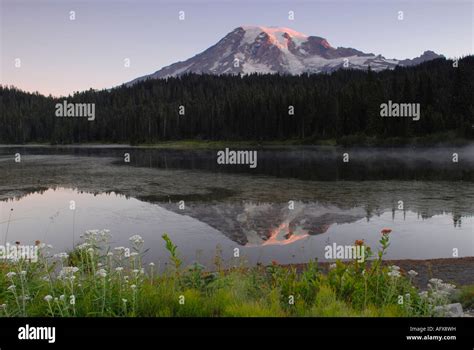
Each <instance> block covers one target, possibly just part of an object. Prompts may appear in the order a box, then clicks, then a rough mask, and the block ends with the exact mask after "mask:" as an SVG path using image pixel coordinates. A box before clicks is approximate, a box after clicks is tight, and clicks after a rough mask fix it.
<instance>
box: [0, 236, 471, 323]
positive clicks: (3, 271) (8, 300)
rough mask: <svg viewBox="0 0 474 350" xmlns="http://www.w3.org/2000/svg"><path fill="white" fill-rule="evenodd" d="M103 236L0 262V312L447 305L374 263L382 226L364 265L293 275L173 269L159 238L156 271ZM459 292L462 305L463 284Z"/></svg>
mask: <svg viewBox="0 0 474 350" xmlns="http://www.w3.org/2000/svg"><path fill="white" fill-rule="evenodd" d="M108 238H109V233H108V232H107V231H106V230H103V231H98V230H93V231H88V232H86V234H85V235H84V243H83V244H81V245H79V246H77V247H76V249H75V250H74V251H72V252H70V253H69V254H66V253H62V254H60V255H56V256H51V255H50V254H49V252H48V249H47V247H45V246H44V245H42V244H40V254H39V259H38V261H37V262H28V261H25V260H20V261H17V262H11V261H10V262H4V263H3V264H2V265H0V305H1V306H0V315H1V316H4V317H10V316H53V317H66V316H76V317H102V316H112V317H137V316H138V317H185V316H188V317H189V316H191V317H224V316H227V317H240V316H243V317H287V316H320V317H334V316H353V317H359V316H362V317H375V316H384V317H385V316H387V317H396V316H430V315H433V312H434V311H433V310H434V307H435V306H437V305H443V304H446V303H448V302H449V297H448V296H447V294H443V293H440V290H439V288H441V287H442V286H443V284H438V285H437V287H436V288H431V289H430V290H429V291H427V292H426V293H420V291H419V290H418V289H417V288H416V287H415V286H414V285H413V284H412V282H411V280H410V278H411V277H410V276H408V275H405V274H404V273H401V272H400V271H399V269H397V268H396V267H390V266H385V265H384V264H382V260H383V256H384V254H385V252H386V250H387V249H388V246H389V232H388V233H387V232H385V233H383V234H381V239H380V250H379V251H378V253H377V254H375V255H374V256H372V253H371V250H370V249H369V248H368V247H367V249H366V261H367V260H368V259H371V262H370V264H369V263H365V262H362V263H358V262H346V263H343V262H340V261H338V262H337V263H336V264H334V265H333V266H331V268H330V270H329V272H328V273H322V272H321V271H320V269H319V267H318V264H317V263H316V262H310V263H309V264H307V265H306V267H305V268H304V269H303V270H302V271H297V270H296V268H294V267H288V266H279V265H277V264H273V265H271V266H268V267H264V266H256V267H245V266H243V267H239V268H233V269H230V270H229V269H223V268H222V261H221V260H220V259H218V258H216V268H215V271H214V272H209V271H206V269H205V268H204V266H202V265H199V264H194V265H191V266H187V267H183V263H182V261H181V259H180V257H179V250H178V249H177V247H176V246H175V245H174V244H173V242H172V241H171V240H170V238H169V237H168V236H167V235H163V239H164V242H163V243H164V244H165V246H166V249H167V250H168V252H169V260H170V264H169V267H168V268H167V269H166V270H164V271H161V272H159V273H158V272H157V268H156V267H155V266H154V265H153V264H149V265H146V266H145V265H144V264H143V262H142V258H143V253H144V251H143V245H144V242H143V240H142V239H141V237H140V236H133V237H131V238H130V242H131V244H130V247H127V248H125V247H118V248H111V247H110V246H109V244H108ZM359 244H363V243H359ZM372 258H373V259H372ZM12 286H13V287H12ZM463 293H464V294H462V295H463V296H464V298H468V300H471V302H472V289H469V290H465V291H464V292H463ZM469 296H470V297H469ZM469 298H470V299H469Z"/></svg>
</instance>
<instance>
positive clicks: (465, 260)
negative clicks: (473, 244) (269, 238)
mask: <svg viewBox="0 0 474 350" xmlns="http://www.w3.org/2000/svg"><path fill="white" fill-rule="evenodd" d="M331 264H333V262H318V266H319V267H320V268H321V269H322V271H323V272H324V273H326V272H327V271H328V270H329V266H330V265H331ZM383 264H384V265H397V266H399V267H400V270H401V271H402V273H406V272H407V271H409V270H414V271H416V272H418V275H417V276H416V277H414V279H413V283H414V284H415V285H416V286H417V287H419V288H421V289H426V287H427V284H428V281H429V280H430V279H431V278H439V279H441V280H443V281H444V282H448V283H453V284H455V285H457V286H465V285H472V284H474V256H473V257H461V258H437V259H426V260H414V259H398V260H384V261H383ZM282 266H287V267H295V268H296V269H297V271H298V272H299V271H301V270H302V269H303V268H304V267H306V266H307V263H303V264H289V265H282Z"/></svg>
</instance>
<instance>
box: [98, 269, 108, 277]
mask: <svg viewBox="0 0 474 350" xmlns="http://www.w3.org/2000/svg"><path fill="white" fill-rule="evenodd" d="M97 275H98V276H99V277H102V278H105V277H107V271H105V270H104V269H100V270H99V271H97Z"/></svg>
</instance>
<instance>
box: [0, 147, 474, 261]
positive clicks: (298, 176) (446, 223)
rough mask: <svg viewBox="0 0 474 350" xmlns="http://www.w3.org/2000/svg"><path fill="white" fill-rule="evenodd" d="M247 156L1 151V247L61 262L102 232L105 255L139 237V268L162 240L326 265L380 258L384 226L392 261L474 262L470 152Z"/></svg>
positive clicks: (195, 249)
mask: <svg viewBox="0 0 474 350" xmlns="http://www.w3.org/2000/svg"><path fill="white" fill-rule="evenodd" d="M242 149H245V148H242ZM254 150H257V151H258V166H257V167H256V168H255V169H252V168H250V167H249V166H248V165H220V164H217V161H216V158H217V155H216V154H217V150H188V149H163V148H147V147H128V146H120V145H115V146H76V147H72V146H64V147H53V146H28V147H26V146H25V147H20V146H0V179H1V182H0V239H1V243H2V244H3V242H4V241H5V236H6V239H7V240H8V241H10V242H14V241H20V242H22V243H23V244H33V242H34V241H35V240H40V241H42V242H45V243H50V244H52V245H53V246H54V250H55V251H58V252H60V251H64V250H70V249H72V247H73V246H74V245H76V244H78V243H79V242H80V241H81V238H80V235H81V233H83V232H84V231H85V230H88V229H102V228H107V229H110V230H111V233H112V239H111V244H112V245H113V246H125V245H128V244H129V243H128V238H129V237H130V236H132V235H134V234H140V235H141V236H142V237H143V238H144V240H145V246H146V248H148V249H149V250H148V251H147V253H146V256H145V259H146V260H147V261H153V262H155V263H157V264H160V266H164V265H165V264H166V262H167V259H168V254H167V252H166V251H165V249H164V241H163V240H162V238H161V235H162V234H163V233H167V234H168V235H169V236H170V237H171V239H172V240H173V242H174V243H175V244H176V245H177V246H178V250H179V252H180V255H181V257H182V258H183V260H185V262H186V263H192V262H194V261H199V262H200V263H201V264H204V265H206V266H208V267H209V268H212V265H213V262H214V260H215V257H216V255H220V256H222V258H223V259H224V261H226V264H227V265H228V266H232V265H235V264H242V263H245V264H249V265H254V264H257V263H262V264H269V263H271V262H272V261H277V262H278V263H282V264H287V263H303V262H307V261H309V260H311V259H316V258H317V259H319V260H320V261H325V256H324V252H325V247H326V246H327V245H332V244H333V243H336V244H338V245H352V244H354V241H355V240H357V239H363V240H364V241H365V242H366V243H367V244H368V245H370V246H371V247H372V248H373V249H375V248H377V246H378V243H377V242H378V239H379V238H380V231H381V229H383V228H390V229H392V233H391V234H390V236H391V246H390V248H389V251H388V253H387V258H388V259H428V258H449V257H453V252H457V254H458V256H460V257H463V256H474V219H473V213H474V147H473V146H466V147H461V148H454V147H438V148H418V149H412V148H390V149H388V148H370V149H369V148H350V149H344V148H340V147H329V146H328V147H323V146H293V147H265V148H255V149H254ZM345 153H346V158H347V157H348V160H349V161H348V162H344V161H343V158H344V154H345ZM453 153H457V158H458V162H453ZM16 154H19V155H20V156H21V161H20V162H15V155H16ZM127 154H128V155H129V159H130V162H125V159H126V158H127ZM71 201H74V203H75V206H76V209H75V210H70V203H71ZM236 248H238V251H239V258H235V257H234V253H235V251H236V250H235V249H236Z"/></svg>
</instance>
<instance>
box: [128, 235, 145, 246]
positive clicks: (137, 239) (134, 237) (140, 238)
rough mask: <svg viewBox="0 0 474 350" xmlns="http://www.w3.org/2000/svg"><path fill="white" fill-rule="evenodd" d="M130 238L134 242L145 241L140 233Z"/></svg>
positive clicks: (140, 242)
mask: <svg viewBox="0 0 474 350" xmlns="http://www.w3.org/2000/svg"><path fill="white" fill-rule="evenodd" d="M129 240H130V241H131V242H132V243H134V244H142V243H143V242H144V241H143V238H142V237H141V236H140V235H133V236H132V237H130V238H129Z"/></svg>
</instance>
